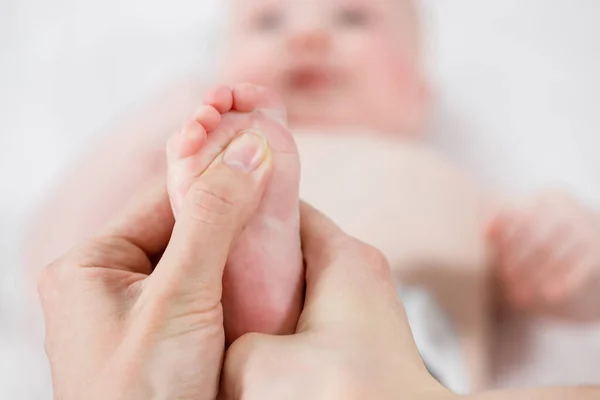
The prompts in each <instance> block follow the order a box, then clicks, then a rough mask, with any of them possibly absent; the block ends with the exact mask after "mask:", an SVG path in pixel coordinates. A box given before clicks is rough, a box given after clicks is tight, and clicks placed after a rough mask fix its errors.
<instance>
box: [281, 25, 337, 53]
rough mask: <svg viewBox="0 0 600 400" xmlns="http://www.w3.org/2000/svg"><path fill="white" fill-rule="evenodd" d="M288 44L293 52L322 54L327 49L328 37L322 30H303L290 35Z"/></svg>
mask: <svg viewBox="0 0 600 400" xmlns="http://www.w3.org/2000/svg"><path fill="white" fill-rule="evenodd" d="M288 42H289V47H290V50H292V51H293V52H311V53H323V52H325V51H326V50H327V49H328V48H329V35H328V34H327V32H325V31H324V30H317V29H314V30H305V31H301V32H295V33H292V34H290V37H289V40H288Z"/></svg>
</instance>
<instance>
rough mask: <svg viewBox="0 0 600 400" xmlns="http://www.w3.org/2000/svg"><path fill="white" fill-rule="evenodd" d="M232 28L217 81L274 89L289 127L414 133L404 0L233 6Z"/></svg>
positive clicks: (265, 0) (415, 41) (417, 105)
mask: <svg viewBox="0 0 600 400" xmlns="http://www.w3.org/2000/svg"><path fill="white" fill-rule="evenodd" d="M232 22H233V24H232V26H231V37H230V45H229V47H228V52H227V57H226V62H225V65H224V66H223V73H224V74H225V76H224V77H223V78H224V79H225V80H226V81H227V82H229V83H231V84H233V83H237V82H253V83H256V84H260V85H264V86H267V87H270V88H272V89H274V90H276V91H277V92H278V93H279V94H280V95H281V96H282V97H283V100H284V101H285V103H286V106H287V107H288V116H289V122H290V125H291V126H292V127H300V128H302V127H315V126H317V127H323V126H326V127H337V128H340V127H344V126H360V127H365V128H369V129H377V130H381V131H386V132H389V131H393V132H396V133H398V132H400V133H403V134H413V133H415V132H418V131H419V130H420V126H421V124H422V122H423V120H424V117H425V114H426V109H427V90H426V85H425V82H424V79H423V75H422V72H421V69H420V54H419V53H420V51H419V50H420V49H419V45H420V42H419V26H418V19H417V13H416V10H415V6H414V4H413V3H412V0H234V17H233V21H232Z"/></svg>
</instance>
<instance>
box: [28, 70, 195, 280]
mask: <svg viewBox="0 0 600 400" xmlns="http://www.w3.org/2000/svg"><path fill="white" fill-rule="evenodd" d="M202 93H203V92H202V91H201V90H199V86H198V85H197V84H194V83H191V82H190V81H185V82H184V83H183V84H179V85H176V86H175V85H174V86H173V88H172V89H171V90H169V91H166V92H163V93H162V94H161V95H160V96H157V97H156V98H155V99H154V100H153V101H151V102H148V103H147V104H146V105H145V106H143V107H141V108H140V109H139V110H138V111H137V112H134V113H132V114H131V115H130V116H128V117H127V118H126V119H124V120H122V121H121V122H120V123H119V124H117V125H116V126H114V127H113V128H112V129H109V132H108V133H107V134H105V135H103V136H102V138H101V141H100V142H99V143H97V144H96V145H95V146H94V147H93V149H91V151H88V152H87V154H86V155H85V156H84V157H82V158H81V161H80V163H79V164H78V165H75V166H74V167H73V168H71V170H70V175H69V176H67V177H66V179H65V180H63V182H62V183H61V184H60V185H59V186H58V187H57V188H56V189H55V190H54V192H53V193H51V197H50V198H49V201H47V202H46V204H43V206H42V208H41V210H40V211H39V213H38V215H37V217H36V218H35V220H34V221H33V226H32V229H31V231H30V234H29V236H28V237H27V240H26V243H27V254H26V259H25V262H26V266H27V268H28V270H29V273H31V274H33V278H35V277H36V276H37V273H38V272H39V271H40V269H41V268H43V267H44V266H45V265H46V264H48V263H49V262H51V261H52V260H54V259H55V258H57V257H59V256H60V255H61V254H62V253H64V252H65V251H67V250H68V249H70V248H71V247H72V246H74V245H76V244H77V243H79V242H80V241H82V240H84V239H86V238H89V237H90V236H93V235H94V234H95V233H96V231H97V230H98V229H99V228H101V227H102V225H103V224H104V223H105V222H106V221H107V220H110V219H111V217H112V216H113V215H114V214H115V213H117V212H118V210H120V209H122V207H123V203H125V202H128V201H129V199H130V198H131V197H132V195H133V194H134V193H135V192H136V191H137V190H138V189H139V188H140V187H141V186H143V185H145V184H147V181H148V180H150V179H152V177H153V176H157V175H158V176H160V175H164V173H165V168H166V161H165V156H164V149H165V143H166V140H167V137H168V136H169V135H170V134H171V133H173V132H174V131H175V130H176V129H178V127H179V125H180V124H181V121H184V118H185V117H186V116H188V114H190V113H191V111H192V110H193V109H194V106H195V105H197V104H198V103H199V101H200V99H201V95H202Z"/></svg>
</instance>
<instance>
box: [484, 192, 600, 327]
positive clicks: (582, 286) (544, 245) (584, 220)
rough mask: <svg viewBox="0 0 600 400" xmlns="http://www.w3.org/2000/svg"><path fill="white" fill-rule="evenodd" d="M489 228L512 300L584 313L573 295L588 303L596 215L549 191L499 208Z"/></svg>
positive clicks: (598, 253)
mask: <svg viewBox="0 0 600 400" xmlns="http://www.w3.org/2000/svg"><path fill="white" fill-rule="evenodd" d="M490 228H491V229H490V235H491V239H492V241H493V242H494V243H495V244H496V248H497V249H498V253H499V271H498V272H499V276H500V280H501V283H502V287H503V288H504V292H505V294H506V297H507V298H508V300H509V301H510V302H511V303H512V304H513V305H515V306H517V307H519V308H525V309H536V310H537V311H543V312H546V311H552V310H551V308H554V309H555V310H554V311H556V308H557V307H560V308H561V309H562V310H564V311H566V312H568V313H569V314H572V315H573V316H575V315H584V314H587V312H586V310H584V309H581V307H579V303H580V301H578V300H583V304H585V303H588V304H589V303H591V301H590V300H591V299H590V298H589V296H588V294H589V293H590V291H594V292H597V290H596V289H597V287H596V283H595V281H597V280H598V279H597V278H598V277H600V274H599V273H600V247H599V245H600V219H599V218H598V216H597V215H595V214H594V213H593V212H592V211H590V210H587V209H586V208H585V207H583V206H582V205H580V204H579V203H578V202H577V201H576V200H575V199H573V198H571V197H569V196H566V195H553V194H548V195H544V196H541V197H540V198H537V199H535V201H533V202H532V203H531V204H529V205H526V206H524V207H520V208H511V209H507V210H504V211H503V212H502V213H500V214H499V215H498V217H497V218H496V219H495V220H494V221H493V223H492V226H491V227H490ZM592 303H593V302H592ZM575 308H579V309H575ZM562 310H561V311H562Z"/></svg>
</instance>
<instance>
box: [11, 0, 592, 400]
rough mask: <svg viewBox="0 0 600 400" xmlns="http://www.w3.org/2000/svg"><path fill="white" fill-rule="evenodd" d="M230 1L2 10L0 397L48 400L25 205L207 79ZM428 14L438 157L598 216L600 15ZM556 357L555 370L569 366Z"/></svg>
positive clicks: (525, 10)
mask: <svg viewBox="0 0 600 400" xmlns="http://www.w3.org/2000/svg"><path fill="white" fill-rule="evenodd" d="M224 3H225V2H224V1H222V0H179V1H168V2H161V1H157V0H105V1H93V0H53V1H43V0H3V1H2V2H0V46H1V47H0V87H1V88H2V90H0V182H1V183H2V188H3V194H4V195H3V196H2V197H1V198H0V251H1V252H2V253H1V254H3V256H4V257H5V260H4V261H2V263H1V264H0V302H1V303H0V397H2V398H14V399H23V400H27V399H44V398H49V394H48V391H47V390H48V387H47V385H48V379H47V371H46V369H45V367H44V363H43V361H41V360H43V356H41V353H40V352H39V348H41V347H40V346H38V347H39V348H35V349H34V348H31V347H29V346H28V345H27V344H26V342H25V340H24V335H23V333H22V332H23V331H24V330H30V329H32V328H31V327H30V326H29V325H30V322H29V321H27V320H26V319H24V318H23V312H24V311H23V308H22V304H23V299H22V298H21V296H20V293H21V292H22V288H21V287H20V286H18V283H19V282H20V279H19V277H20V274H19V265H18V259H17V254H18V248H17V247H16V244H17V243H18V239H19V238H20V236H21V235H22V234H23V232H24V230H25V227H26V221H27V219H28V218H30V215H31V210H32V207H33V206H34V205H35V204H36V203H37V202H38V201H39V199H40V196H41V195H42V194H43V193H44V192H45V190H46V189H47V188H48V187H50V185H51V184H52V182H53V181H54V180H55V178H56V177H57V176H58V175H59V173H60V171H62V170H63V169H64V168H65V166H66V165H67V162H68V160H69V159H70V158H71V157H73V154H75V153H76V152H77V150H78V149H80V148H81V147H82V146H83V145H85V144H86V143H87V142H88V141H89V139H90V137H92V135H94V134H96V132H98V131H99V130H100V129H101V128H102V126H103V125H105V124H106V123H107V122H108V121H110V120H111V119H112V118H113V117H114V116H115V113H117V112H120V111H121V110H123V109H124V108H126V107H127V106H129V105H131V104H132V103H133V102H135V101H136V100H137V99H140V98H142V97H143V96H144V95H145V94H147V93H149V92H151V91H153V90H155V89H156V88H157V87H158V86H160V85H161V84H163V83H165V82H167V81H168V80H169V79H170V78H171V77H174V76H176V75H178V74H180V73H181V72H182V71H187V70H197V71H202V73H204V74H205V75H206V77H207V79H209V78H210V77H211V76H212V75H213V73H214V65H215V64H214V63H213V60H214V59H215V55H216V54H217V53H218V52H217V49H218V43H219V41H218V40H217V39H218V37H219V36H218V34H217V33H218V26H219V25H218V24H219V23H220V21H222V16H223V12H222V6H223V4H224ZM425 9H427V10H428V12H427V13H426V19H427V31H428V35H429V36H430V39H431V41H430V44H429V46H428V51H427V55H428V60H429V63H428V65H429V67H430V68H429V69H430V71H431V76H432V80H433V82H434V86H435V89H436V92H437V94H438V95H439V98H440V99H441V101H440V104H441V105H442V106H441V107H440V113H439V118H438V119H437V123H438V129H437V132H438V133H440V135H439V137H437V138H436V140H437V141H438V142H439V145H440V146H444V147H447V148H448V149H449V151H450V152H451V153H452V154H454V155H455V156H456V158H457V159H458V160H459V161H461V162H463V163H465V165H467V166H470V168H471V169H472V171H473V172H474V173H475V172H477V173H478V176H479V177H480V178H481V179H482V180H483V181H484V182H486V183H488V184H490V186H492V187H496V188H499V189H500V190H502V191H503V192H510V193H515V194H520V193H524V192H526V191H528V190H530V189H532V188H537V187H540V186H542V185H544V184H545V183H551V182H554V183H557V184H561V185H564V186H565V187H567V188H571V189H572V190H574V191H575V192H576V193H578V194H580V195H581V196H582V197H584V198H585V199H586V200H588V201H590V202H597V201H598V199H600V195H599V193H600V185H599V184H598V183H597V182H599V180H598V171H599V169H600V168H599V167H600V165H598V164H599V160H600V157H598V156H597V154H596V151H597V150H596V149H598V148H599V147H598V144H600V141H599V140H598V135H597V134H596V131H597V130H598V129H600V113H599V112H598V110H597V108H598V105H599V104H600V76H599V75H598V73H597V71H600V54H599V53H600V44H599V38H600V26H599V25H598V24H597V21H599V20H600V2H598V1H597V0H553V1H548V0H503V1H481V0H452V1H447V0H427V1H426V2H425ZM465 148H466V149H468V152H466V153H465V152H460V151H459V149H465ZM597 204H600V202H598V203H597ZM17 328H18V329H21V331H18V330H17ZM588 332H589V330H588ZM545 335H548V333H547V332H546V333H545ZM599 336H600V335H599ZM586 338H587V339H586ZM586 340H587V341H586ZM577 345H578V346H580V347H581V348H580V349H577V348H576V351H579V352H580V353H577V354H576V355H575V356H572V357H571V358H572V361H571V363H572V364H573V365H574V366H577V363H576V362H575V360H576V359H577V358H578V357H580V356H582V355H587V354H589V351H587V349H589V348H590V346H592V347H593V348H596V349H597V348H600V344H598V340H597V339H595V337H594V335H592V334H588V335H587V336H586V337H585V338H582V339H581V340H579V339H578V340H577ZM594 346H595V347H594ZM574 348H575V347H574ZM586 351H587V352H586ZM556 354H559V355H560V358H559V359H554V361H555V363H554V365H556V363H561V364H563V365H564V364H565V363H567V364H568V363H569V360H568V356H569V355H568V354H562V353H556ZM556 354H555V355H556ZM548 357H550V360H552V354H549V355H548ZM573 357H575V358H573ZM596 360H598V361H596V364H595V367H594V368H591V367H590V366H589V365H588V366H586V368H587V369H588V370H589V371H598V370H600V368H598V366H600V356H599V357H597V358H596ZM550 365H552V363H550ZM569 365H570V364H569ZM560 370H561V371H562V368H560ZM555 371H556V369H555ZM545 372H547V371H545ZM585 373H586V374H587V375H586V376H589V373H588V372H585ZM554 375H555V376H556V377H560V378H561V379H562V381H573V382H574V381H576V380H577V379H578V378H579V377H581V376H582V373H580V372H578V371H577V368H575V367H573V368H570V370H569V371H568V373H561V374H559V373H555V374H554ZM548 376H550V378H549V379H553V378H552V377H553V375H552V374H550V375H546V377H548ZM595 378H596V379H598V378H600V374H599V375H598V376H596V377H595ZM543 379H545V378H539V379H538V380H543ZM509 381H510V379H509ZM509 381H507V382H509ZM513 381H514V382H517V381H518V379H513ZM513 381H510V382H513ZM28 382H31V384H28ZM510 382H509V383H507V384H510ZM44 391H45V393H46V395H45V397H44V395H42V394H41V393H42V392H44Z"/></svg>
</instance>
